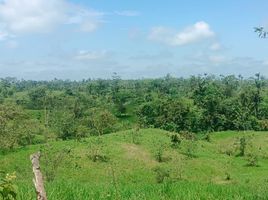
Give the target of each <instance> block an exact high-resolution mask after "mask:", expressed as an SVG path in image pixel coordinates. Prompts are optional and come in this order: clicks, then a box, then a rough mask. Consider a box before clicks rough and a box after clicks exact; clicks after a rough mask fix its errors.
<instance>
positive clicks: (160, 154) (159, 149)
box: [154, 142, 166, 162]
mask: <svg viewBox="0 0 268 200" xmlns="http://www.w3.org/2000/svg"><path fill="white" fill-rule="evenodd" d="M165 149H166V145H165V144H164V143H161V142H159V143H156V144H155V151H154V157H155V159H156V161H157V162H164V152H165Z"/></svg>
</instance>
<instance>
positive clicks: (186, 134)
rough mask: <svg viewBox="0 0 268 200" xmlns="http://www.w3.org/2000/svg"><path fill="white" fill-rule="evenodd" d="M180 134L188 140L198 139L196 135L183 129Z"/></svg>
mask: <svg viewBox="0 0 268 200" xmlns="http://www.w3.org/2000/svg"><path fill="white" fill-rule="evenodd" d="M180 135H181V136H182V137H183V138H184V139H186V140H196V139H197V138H196V135H195V134H194V133H192V132H189V131H181V132H180Z"/></svg>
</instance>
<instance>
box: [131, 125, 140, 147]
mask: <svg viewBox="0 0 268 200" xmlns="http://www.w3.org/2000/svg"><path fill="white" fill-rule="evenodd" d="M130 133H131V142H132V143H133V144H140V140H141V138H140V137H141V134H140V129H139V128H138V127H137V128H135V129H133V130H131V132H130Z"/></svg>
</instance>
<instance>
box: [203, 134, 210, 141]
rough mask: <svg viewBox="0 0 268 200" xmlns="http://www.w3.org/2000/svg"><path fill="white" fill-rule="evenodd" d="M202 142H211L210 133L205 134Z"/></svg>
mask: <svg viewBox="0 0 268 200" xmlns="http://www.w3.org/2000/svg"><path fill="white" fill-rule="evenodd" d="M204 140H205V141H207V142H211V134H210V133H207V134H206V135H205V137H204Z"/></svg>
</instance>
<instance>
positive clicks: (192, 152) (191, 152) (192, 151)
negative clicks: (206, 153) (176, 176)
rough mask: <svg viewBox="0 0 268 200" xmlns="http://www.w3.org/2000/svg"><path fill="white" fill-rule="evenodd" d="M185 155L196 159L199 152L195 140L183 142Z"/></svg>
mask: <svg viewBox="0 0 268 200" xmlns="http://www.w3.org/2000/svg"><path fill="white" fill-rule="evenodd" d="M183 149H184V154H185V155H186V156H187V157H188V158H195V157H196V152H197V143H196V142H195V141H193V140H184V141H183Z"/></svg>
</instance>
